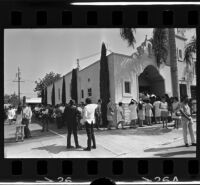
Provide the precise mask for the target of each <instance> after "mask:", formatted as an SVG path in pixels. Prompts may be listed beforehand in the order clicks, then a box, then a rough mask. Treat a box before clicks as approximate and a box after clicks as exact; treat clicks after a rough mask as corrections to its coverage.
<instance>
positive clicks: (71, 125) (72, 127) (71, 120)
mask: <svg viewBox="0 0 200 185" xmlns="http://www.w3.org/2000/svg"><path fill="white" fill-rule="evenodd" d="M77 114H78V110H77V108H76V106H75V101H74V100H70V102H69V106H66V107H65V110H64V116H65V121H66V123H67V130H68V134H67V148H68V149H70V148H74V146H72V145H71V134H72V133H73V135H74V141H75V145H76V148H81V146H80V145H79V144H78V136H77Z"/></svg>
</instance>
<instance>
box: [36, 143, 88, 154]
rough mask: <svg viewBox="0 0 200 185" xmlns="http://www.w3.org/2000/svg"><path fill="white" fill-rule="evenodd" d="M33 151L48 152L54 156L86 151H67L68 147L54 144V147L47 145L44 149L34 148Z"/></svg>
mask: <svg viewBox="0 0 200 185" xmlns="http://www.w3.org/2000/svg"><path fill="white" fill-rule="evenodd" d="M32 150H46V151H47V152H49V153H53V154H58V153H60V152H67V151H84V150H83V149H76V148H74V149H67V148H66V146H64V145H56V144H52V145H47V146H44V147H37V148H32Z"/></svg>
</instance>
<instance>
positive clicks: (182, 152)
mask: <svg viewBox="0 0 200 185" xmlns="http://www.w3.org/2000/svg"><path fill="white" fill-rule="evenodd" d="M194 148H195V147H190V149H194ZM174 149H177V150H179V151H174ZM185 149H186V147H185V146H184V145H181V146H174V147H162V148H148V149H146V150H144V152H162V151H165V153H156V154H154V156H158V157H175V156H177V155H178V156H180V155H182V156H184V155H186V154H195V153H196V150H185ZM167 150H173V152H170V151H167Z"/></svg>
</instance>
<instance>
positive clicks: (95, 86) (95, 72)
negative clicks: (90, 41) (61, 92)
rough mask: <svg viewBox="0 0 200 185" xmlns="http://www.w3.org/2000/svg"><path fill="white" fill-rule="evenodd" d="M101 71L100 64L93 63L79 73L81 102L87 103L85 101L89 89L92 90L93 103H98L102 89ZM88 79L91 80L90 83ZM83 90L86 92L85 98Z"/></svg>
mask: <svg viewBox="0 0 200 185" xmlns="http://www.w3.org/2000/svg"><path fill="white" fill-rule="evenodd" d="M99 69H100V63H99V61H97V62H95V63H93V64H92V65H90V66H88V67H86V68H84V69H82V70H80V71H79V83H80V90H79V93H78V94H79V102H81V101H83V102H85V99H86V98H87V97H88V89H89V88H92V96H91V97H89V98H91V100H92V102H97V101H98V99H99V97H100V89H99V83H100V82H99ZM88 79H90V80H89V81H88ZM81 90H83V91H84V98H82V97H81Z"/></svg>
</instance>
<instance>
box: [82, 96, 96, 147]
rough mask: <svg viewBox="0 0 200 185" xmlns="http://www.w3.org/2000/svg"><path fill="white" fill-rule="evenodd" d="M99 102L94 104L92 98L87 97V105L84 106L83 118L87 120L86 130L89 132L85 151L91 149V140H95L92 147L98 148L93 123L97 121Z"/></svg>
mask: <svg viewBox="0 0 200 185" xmlns="http://www.w3.org/2000/svg"><path fill="white" fill-rule="evenodd" d="M96 108H97V104H92V101H91V99H90V98H86V106H85V107H84V113H83V119H84V122H85V127H86V132H87V137H88V140H87V148H85V149H84V150H85V151H91V141H92V142H93V146H92V148H93V149H95V148H96V141H95V136H94V130H93V125H94V123H95V109H96Z"/></svg>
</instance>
